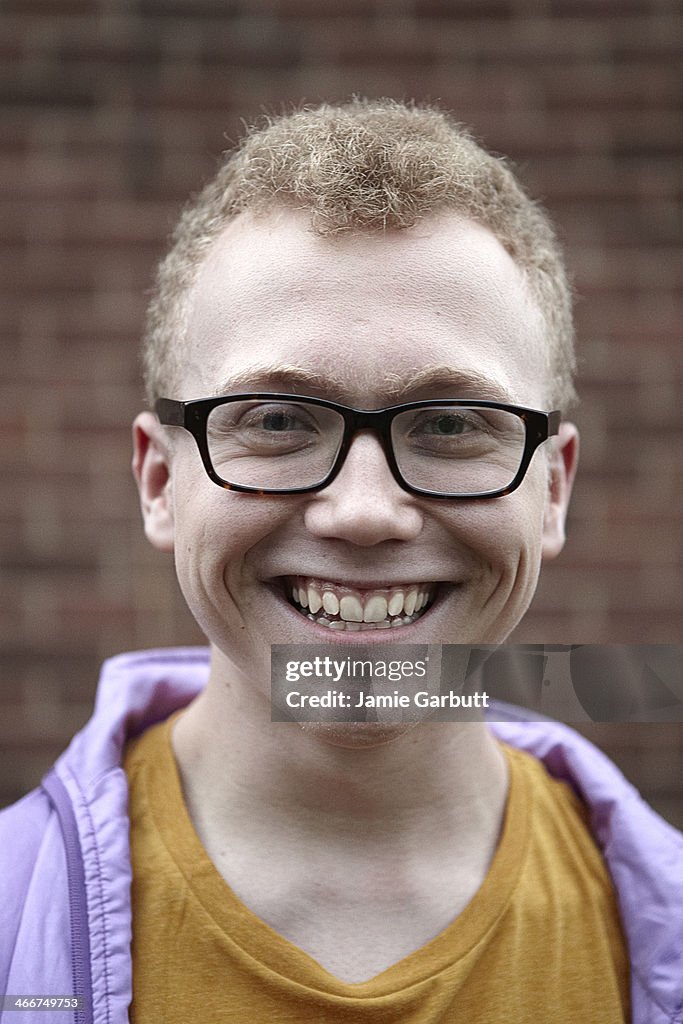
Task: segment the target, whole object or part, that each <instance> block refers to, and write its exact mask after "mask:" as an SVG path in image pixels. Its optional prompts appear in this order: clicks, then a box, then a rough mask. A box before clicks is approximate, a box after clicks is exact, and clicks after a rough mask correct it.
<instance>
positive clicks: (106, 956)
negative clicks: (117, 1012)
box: [66, 768, 111, 1022]
mask: <svg viewBox="0 0 683 1024" xmlns="http://www.w3.org/2000/svg"><path fill="white" fill-rule="evenodd" d="M66 772H67V774H68V776H69V778H70V780H71V781H72V782H73V784H74V786H75V787H76V789H77V790H78V793H79V796H80V798H81V803H82V806H83V811H84V813H85V815H86V817H87V819H88V827H89V830H90V837H91V838H92V846H93V851H94V858H95V867H96V875H97V883H98V893H97V897H98V903H99V908H100V912H101V914H102V950H103V960H104V979H105V996H106V998H105V1003H104V1007H105V1014H106V1019H107V1021H108V1022H109V1021H111V1013H110V1006H109V1002H110V996H111V984H110V980H111V979H110V971H109V950H108V946H107V934H108V930H107V929H108V914H107V909H106V905H105V900H104V897H103V890H104V879H103V876H102V866H101V862H100V851H99V847H98V845H97V833H96V831H95V823H94V821H93V819H92V815H91V813H90V806H89V804H88V802H87V800H86V797H85V793H84V792H83V790H82V789H81V786H80V784H79V782H78V779H76V777H75V776H74V774H73V773H72V772H71V771H70V770H69V769H68V768H66ZM88 927H90V926H89V925H88ZM90 955H91V958H92V949H91V953H90ZM93 994H94V993H93ZM94 1010H95V1007H94V1006H93V1014H94Z"/></svg>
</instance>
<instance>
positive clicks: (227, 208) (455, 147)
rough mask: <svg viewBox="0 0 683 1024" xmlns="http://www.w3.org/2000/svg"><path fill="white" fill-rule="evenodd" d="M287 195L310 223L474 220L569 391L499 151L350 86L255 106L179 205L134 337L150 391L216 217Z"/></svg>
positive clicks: (174, 376) (566, 393)
mask: <svg viewBox="0 0 683 1024" xmlns="http://www.w3.org/2000/svg"><path fill="white" fill-rule="evenodd" d="M282 205H290V206H293V207H295V208H298V209H304V210H306V211H308V212H309V214H310V218H311V224H312V227H313V229H314V230H315V231H317V232H318V233H320V234H321V235H327V236H333V235H336V234H340V233H343V232H381V231H389V230H395V229H401V228H408V227H411V226H412V225H414V224H415V223H416V222H417V221H418V220H420V219H421V218H423V217H426V216H428V215H429V214H432V213H436V212H438V211H452V212H456V213H459V214H461V215H463V216H465V217H469V218H470V219H471V220H474V221H477V222H478V223H479V224H482V225H484V226H485V227H487V228H488V229H489V230H490V231H492V232H493V234H494V235H495V236H496V237H497V238H498V240H499V241H500V242H501V244H502V245H503V246H504V248H505V249H506V250H507V252H508V253H509V254H510V255H511V256H512V258H513V259H514V260H515V262H516V263H517V265H518V267H519V268H520V269H521V270H522V272H523V273H524V276H525V280H526V282H527V286H528V288H529V290H530V293H531V295H532V297H533V298H534V299H535V301H536V303H537V304H538V306H539V308H540V310H541V313H542V315H543V317H544V321H545V324H546V327H547V336H548V367H549V377H550V397H551V399H552V402H553V404H554V405H557V406H559V407H560V408H563V409H565V410H566V408H567V407H568V406H569V405H570V404H571V403H572V402H573V400H574V399H575V392H574V386H573V375H574V370H575V359H574V330H573V324H572V309H571V305H572V303H571V289H570V286H569V283H568V280H567V273H566V270H565V267H564V261H563V257H562V252H561V250H560V247H559V244H558V241H557V238H556V236H555V232H554V231H553V228H552V225H551V224H550V221H549V219H548V217H547V215H546V213H545V212H544V211H543V210H542V209H541V207H540V206H539V205H538V204H537V203H535V202H533V201H532V200H531V199H530V198H529V197H528V196H527V195H526V193H525V192H524V190H523V188H522V187H521V185H520V184H519V183H518V182H517V180H516V178H515V177H514V175H513V173H512V172H511V170H510V169H509V167H508V166H507V164H506V163H505V161H504V160H502V159H501V158H499V157H495V156H492V155H491V154H490V153H487V152H486V151H485V150H484V149H482V147H481V146H479V145H478V144H477V143H476V142H475V141H474V140H473V139H472V137H471V135H470V134H469V132H468V131H467V129H465V128H464V127H463V126H462V125H460V124H457V123H456V122H455V121H453V120H452V119H451V117H450V116H449V115H448V114H447V113H445V112H444V111H442V110H439V109H437V108H435V107H432V106H423V105H417V104H406V103H401V102H398V101H395V100H390V99H383V100H366V99H361V98H354V99H353V100H351V101H350V102H348V103H345V104H342V105H339V106H332V105H329V104H322V105H320V106H315V107H303V108H301V109H298V110H296V111H294V112H293V113H289V114H284V115H281V116H279V117H266V118H265V119H264V121H263V122H262V123H261V124H260V125H257V126H254V127H252V128H250V129H248V130H247V134H246V136H245V138H244V139H243V140H242V142H241V143H240V145H239V146H238V148H237V149H236V150H234V151H233V152H230V153H228V155H227V157H226V159H225V160H224V162H223V164H222V165H221V167H220V169H219V171H218V173H217V174H216V176H215V177H214V178H213V180H212V181H211V182H209V184H208V185H207V186H206V187H205V188H204V190H203V191H202V192H200V193H199V195H198V196H197V197H195V198H194V199H193V200H192V201H191V202H190V204H189V205H188V206H187V207H186V209H185V210H184V212H183V214H182V216H181V217H180V220H179V222H178V225H177V227H176V229H175V232H174V234H173V236H172V247H171V249H170V251H169V253H168V255H167V256H166V258H165V259H164V260H163V261H162V262H161V263H160V265H159V268H158V273H157V278H156V285H155V288H154V292H153V296H152V300H151V302H150V305H149V309H148V313H147V323H146V330H145V335H144V342H143V361H144V370H145V384H146V390H147V397H148V400H149V401H150V403H153V402H154V400H155V399H156V398H157V397H158V396H159V395H160V394H162V393H164V392H166V393H168V391H169V389H171V390H172V389H173V388H174V387H176V386H177V385H178V384H179V382H180V380H181V379H182V376H181V374H182V350H183V340H184V338H185V334H186V324H187V310H188V298H189V294H190V292H191V289H192V286H193V284H194V281H195V278H196V275H197V272H198V268H199V266H200V265H201V263H202V260H203V259H204V257H205V256H206V254H207V252H208V250H209V249H210V248H211V246H212V244H213V243H214V241H215V239H216V238H217V236H218V235H219V234H220V232H221V231H222V229H223V228H224V227H225V225H226V223H227V222H228V221H229V220H230V219H232V218H234V217H236V216H237V215H238V214H239V213H241V212H242V211H245V210H249V211H251V212H253V213H255V214H263V213H267V212H268V211H269V210H271V209H272V208H273V207H277V206H282Z"/></svg>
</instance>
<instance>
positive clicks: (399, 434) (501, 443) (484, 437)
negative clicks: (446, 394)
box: [392, 405, 526, 495]
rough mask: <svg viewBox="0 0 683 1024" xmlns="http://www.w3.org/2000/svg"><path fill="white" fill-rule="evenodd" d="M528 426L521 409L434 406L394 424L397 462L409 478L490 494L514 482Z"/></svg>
mask: <svg viewBox="0 0 683 1024" xmlns="http://www.w3.org/2000/svg"><path fill="white" fill-rule="evenodd" d="M525 437H526V431H525V427H524V421H523V420H522V419H521V418H520V417H519V416H517V415H516V413H513V412H508V411H506V410H503V409H487V408H480V407H476V406H447V405H433V406H430V407H429V408H426V409H413V410H407V411H406V412H403V413H399V415H398V416H396V418H395V419H394V421H393V423H392V438H393V444H394V452H395V453H396V462H397V463H398V467H399V469H400V471H401V474H402V475H403V477H404V479H405V480H406V482H407V483H409V484H410V485H411V486H412V487H419V488H420V489H421V490H425V491H434V492H435V493H440V494H453V495H456V494H485V493H486V492H487V491H496V490H499V489H501V488H504V487H507V486H508V484H510V483H512V481H513V480H514V478H515V476H516V475H517V471H518V470H519V467H520V465H521V462H522V457H523V455H524V447H525Z"/></svg>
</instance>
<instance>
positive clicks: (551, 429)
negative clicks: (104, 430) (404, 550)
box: [154, 392, 561, 501]
mask: <svg viewBox="0 0 683 1024" xmlns="http://www.w3.org/2000/svg"><path fill="white" fill-rule="evenodd" d="M251 400H256V401H260V400H263V401H276V402H277V401H280V402H282V401H287V402H306V403H307V404H309V405H317V406H320V407H321V408H323V409H333V410H334V411H335V412H338V413H339V414H340V415H341V416H342V417H343V418H344V434H343V437H342V442H341V445H340V447H339V451H338V453H337V457H336V458H335V460H334V463H333V464H332V467H331V469H330V471H329V473H328V474H327V476H326V477H325V478H324V479H323V480H320V481H319V483H316V484H312V485H310V486H309V487H278V488H275V487H270V488H265V489H263V488H259V487H251V486H249V485H247V484H236V483H233V482H232V481H230V480H224V479H223V477H221V476H219V475H218V473H217V472H216V470H215V469H214V467H213V464H212V462H211V456H210V454H209V445H208V441H207V434H206V426H207V421H208V418H209V415H210V414H211V412H213V410H214V409H215V408H217V406H219V405H227V404H228V403H229V402H244V401H251ZM434 405H438V406H441V407H442V408H443V407H447V408H453V409H457V408H463V407H466V408H471V409H500V410H502V411H504V412H511V413H514V414H515V415H516V416H519V418H520V419H521V420H522V422H523V423H524V429H525V442H524V452H523V454H522V461H521V462H520V466H519V469H518V471H517V474H516V476H515V477H514V479H513V480H512V482H511V483H509V484H508V485H507V487H501V488H498V489H497V490H494V491H484V492H481V491H477V492H474V493H472V494H463V493H460V492H459V493H457V494H451V493H449V492H445V491H443V492H442V491H430V490H425V489H424V488H421V487H413V485H412V484H410V483H408V481H407V480H405V479H404V477H403V475H402V473H401V470H400V469H399V467H398V463H397V462H396V457H395V455H394V445H393V441H392V438H391V424H392V421H393V420H394V418H395V417H396V416H398V414H399V413H402V412H408V411H409V410H412V409H426V408H429V407H430V406H434ZM154 410H155V412H156V414H157V416H158V418H159V422H160V423H163V424H164V425H165V426H168V427H183V428H184V429H185V430H188V431H189V432H190V433H191V434H192V436H193V437H194V439H195V441H196V443H197V448H198V449H199V454H200V456H201V459H202V462H203V464H204V469H205V470H206V472H207V474H208V476H209V478H210V479H211V480H212V481H213V482H214V483H215V484H218V486H219V487H223V488H225V490H228V491H240V492H242V493H245V494H259V495H264V496H265V495H268V494H309V493H312V492H314V491H321V490H322V489H323V488H324V487H327V486H328V484H330V483H332V481H333V480H334V478H335V477H336V476H337V475H338V474H339V472H340V470H341V468H342V466H343V465H344V461H345V459H346V456H347V455H348V453H349V449H350V448H351V444H352V442H353V439H354V437H355V436H356V434H357V433H358V432H359V431H361V430H371V431H372V432H373V433H374V434H376V435H377V437H378V438H379V440H380V443H381V445H382V449H383V451H384V456H385V458H386V460H387V462H388V464H389V468H390V469H391V472H392V475H393V477H394V479H395V480H396V482H397V483H398V484H399V485H400V486H401V487H402V488H403V490H404V491H408V493H409V494H417V495H420V496H421V497H426V498H444V499H445V498H448V499H450V500H451V501H457V500H460V499H472V498H500V497H503V495H505V494H511V493H512V491H514V490H516V489H517V488H518V487H519V485H520V484H521V482H522V480H523V479H524V477H525V475H526V471H527V470H528V468H529V463H530V462H531V459H532V457H533V455H534V452H535V451H536V449H537V448H538V447H539V445H541V444H543V442H544V441H547V440H548V438H549V437H552V436H553V435H555V434H557V432H558V430H559V426H560V419H561V413H560V412H559V411H558V410H554V411H553V412H541V411H539V410H538V409H527V408H525V407H524V406H521V405H507V404H505V403H504V402H488V401H470V400H469V399H466V398H455V399H453V398H447V399H437V400H434V399H432V400H426V401H421V402H406V403H404V404H403V405H390V406H388V407H387V408H386V409H353V408H351V407H350V406H347V405H339V404H338V403H337V402H328V401H327V400H326V399H324V398H309V397H308V396H307V395H283V394H277V393H273V392H256V393H248V394H242V395H224V396H221V397H219V398H199V399H196V400H194V401H191V402H179V401H176V400H175V399H172V398H159V399H157V401H156V403H155V405H154Z"/></svg>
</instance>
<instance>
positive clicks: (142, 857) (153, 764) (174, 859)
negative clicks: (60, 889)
mask: <svg viewBox="0 0 683 1024" xmlns="http://www.w3.org/2000/svg"><path fill="white" fill-rule="evenodd" d="M171 723H172V719H171V720H169V721H167V722H164V723H161V724H160V725H157V726H154V727H152V728H150V729H149V730H148V731H147V732H146V733H144V734H143V735H142V736H141V737H140V738H138V739H137V740H136V741H135V742H133V743H132V744H131V745H130V746H129V749H128V751H127V756H126V761H125V768H126V772H127V774H128V778H129V783H130V820H131V845H132V861H133V1003H132V1007H131V1021H132V1022H133V1024H160V1022H162V1021H163V1024H192V1022H194V1021H197V1022H201V1024H205V1022H206V1021H222V1022H223V1021H228V1022H239V1024H266V1022H268V1024H271V1022H273V1024H441V1022H444V1024H445V1022H456V1021H457V1022H460V1021H462V1022H467V1024H498V1022H500V1024H503V1022H505V1024H510V1022H511V1021H514V1022H515V1024H526V1022H528V1024H545V1022H549V1021H552V1022H553V1024H577V1022H580V1024H617V1022H619V1024H623V1022H624V1021H626V1020H628V1018H629V999H628V980H629V977H628V962H627V957H626V952H625V948H624V940H623V936H622V932H621V927H620V923H619V918H618V913H617V909H616V903H615V898H614V893H613V890H612V886H611V882H610V880H609V876H608V874H607V871H606V869H605V866H604V864H603V861H602V858H601V856H600V854H599V852H598V850H597V848H596V846H595V843H594V841H593V839H592V838H591V836H590V833H589V831H588V828H587V825H586V820H585V811H584V808H583V806H582V805H581V804H580V802H579V801H578V800H577V798H576V797H575V795H574V793H573V792H572V791H571V789H570V788H569V787H568V786H567V785H565V784H564V783H561V782H557V781H555V780H553V779H552V778H550V776H549V775H548V774H547V772H546V771H545V768H544V767H543V766H542V765H541V764H540V763H539V762H537V761H536V760H535V759H534V758H532V757H530V756H529V755H527V754H524V753H521V752H519V751H516V750H513V749H512V748H509V747H504V750H505V753H506V755H507V758H508V763H509V767H510V792H509V798H508V805H507V810H506V816H505V823H504V827H503V832H502V835H501V839H500V843H499V846H498V849H497V851H496V854H495V856H494V859H493V861H492V863H491V867H490V869H489V872H488V874H487V876H486V878H485V880H484V882H483V884H482V886H481V887H480V889H479V891H478V892H477V893H476V895H475V896H474V898H473V900H472V901H471V902H470V904H469V905H468V906H467V907H466V908H465V910H464V911H463V912H462V913H461V914H460V915H459V916H458V917H457V918H456V919H455V920H454V921H453V922H452V923H451V924H450V925H449V926H448V927H447V928H446V929H445V930H444V931H443V932H441V933H440V934H439V935H437V936H436V938H434V939H433V940H432V941H430V942H428V943H427V944H426V945H425V946H423V947H422V948H421V949H418V950H417V951H415V952H414V953H411V954H410V955H409V956H407V957H406V958H405V959H403V960H401V961H400V962H399V963H397V964H394V965H393V966H392V967H390V968H389V969H388V970H386V971H383V972H382V973H381V974H378V975H377V976H376V977H374V978H372V979H371V980H369V981H365V982H362V983H360V984H350V983H348V982H344V981H341V980H339V979H338V978H335V977H334V976H333V975H331V974H330V973H328V972H327V971H326V970H325V969H324V968H323V967H322V966H321V965H320V964H318V963H317V962H316V961H315V960H314V959H313V958H312V957H310V956H309V955H308V954H307V953H304V952H303V950H301V949H299V948H298V947H297V946H295V945H293V944H292V943H291V942H289V941H287V940H286V939H285V938H283V937H282V936H281V935H278V934H277V933H276V932H275V931H273V929H272V928H270V927H269V926H268V925H267V924H266V923H265V922H264V921H262V920H261V919H260V918H259V917H257V916H256V915H255V914H253V913H252V912H251V911H250V910H249V909H248V908H247V907H246V906H245V905H244V904H243V903H242V902H241V901H240V900H239V899H238V898H237V896H236V895H235V894H234V893H233V892H232V890H231V889H230V888H229V886H228V885H227V884H226V882H225V881H224V879H223V878H222V877H221V876H220V875H219V873H218V871H217V870H216V868H215V867H214V865H213V863H212V862H211V861H210V859H209V857H208V855H207V853H206V851H205V850H204V847H203V846H202V844H201V842H200V840H199V838H198V836H197V834H196V832H195V831H194V828H193V826H192V822H191V820H190V818H189V815H188V813H187V809H186V807H185V803H184V800H183V795H182V789H181V785H180V780H179V776H178V772H177V767H176V763H175V759H174V756H173V751H172V747H171V742H170V727H171Z"/></svg>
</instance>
